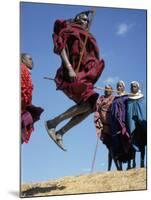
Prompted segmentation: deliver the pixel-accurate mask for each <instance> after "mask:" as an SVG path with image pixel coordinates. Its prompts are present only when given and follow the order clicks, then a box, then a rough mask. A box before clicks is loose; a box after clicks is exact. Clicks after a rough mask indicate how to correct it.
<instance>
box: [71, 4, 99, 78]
mask: <svg viewBox="0 0 151 200" xmlns="http://www.w3.org/2000/svg"><path fill="white" fill-rule="evenodd" d="M92 11H93V14H92V18H91V21H90V22H89V26H88V31H87V32H88V33H89V31H90V26H91V24H92V19H93V17H94V14H95V13H96V9H95V8H93V9H92ZM87 41H88V34H87V35H86V37H85V40H84V44H83V48H82V51H81V53H80V59H79V63H78V66H77V68H76V70H75V73H76V74H77V73H78V72H79V69H80V65H81V61H82V57H83V54H84V50H85V47H86V44H87Z"/></svg>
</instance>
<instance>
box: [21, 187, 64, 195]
mask: <svg viewBox="0 0 151 200" xmlns="http://www.w3.org/2000/svg"><path fill="white" fill-rule="evenodd" d="M65 188H66V187H65V186H60V185H59V186H57V185H52V186H48V187H39V186H36V187H33V188H31V189H27V190H25V191H23V192H21V197H27V196H34V195H36V194H39V193H47V192H51V191H52V190H63V189H65Z"/></svg>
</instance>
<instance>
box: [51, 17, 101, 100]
mask: <svg viewBox="0 0 151 200" xmlns="http://www.w3.org/2000/svg"><path fill="white" fill-rule="evenodd" d="M86 36H88V40H87V44H86V46H85V49H84V54H83V57H82V60H81V65H80V69H79V72H78V74H77V78H76V80H75V81H74V82H71V81H70V79H69V75H68V71H67V69H66V67H65V66H64V65H63V63H62V64H61V66H60V68H59V69H58V70H57V73H56V77H55V81H56V86H57V89H59V90H62V91H63V92H64V93H65V94H66V95H67V96H68V97H69V98H71V99H72V100H73V101H75V102H76V103H82V102H86V101H87V100H90V99H91V101H92V102H93V100H92V99H93V97H94V99H95V101H96V98H97V97H98V94H97V93H96V92H95V91H94V90H93V85H94V84H95V83H96V81H97V80H98V78H99V77H100V75H101V73H102V71H103V69H104V60H103V59H100V58H99V50H98V47H97V44H96V41H95V39H94V37H93V36H92V35H91V34H90V33H88V32H87V31H85V30H84V29H83V28H82V26H80V25H78V24H76V23H74V22H69V21H63V20H62V21H61V20H57V21H56V22H55V25H54V33H53V41H54V52H55V53H56V54H59V55H60V54H61V51H62V50H63V49H64V48H65V50H66V53H67V56H68V59H69V61H70V63H71V65H72V68H73V69H74V70H75V71H76V68H77V66H78V64H79V59H80V53H81V51H82V48H83V46H84V41H85V37H86ZM93 103H94V102H93Z"/></svg>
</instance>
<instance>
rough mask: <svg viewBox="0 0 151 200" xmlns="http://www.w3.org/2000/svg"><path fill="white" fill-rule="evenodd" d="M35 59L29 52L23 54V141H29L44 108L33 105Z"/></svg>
mask: <svg viewBox="0 0 151 200" xmlns="http://www.w3.org/2000/svg"><path fill="white" fill-rule="evenodd" d="M32 69H33V60H32V57H31V56H30V55H29V54H26V53H23V54H21V143H24V142H25V143H28V142H29V139H30V136H31V133H32V131H33V130H34V122H36V121H37V120H39V118H40V115H41V113H42V112H43V109H42V108H40V107H36V106H34V105H32V93H33V83H32V79H31V75H30V70H32Z"/></svg>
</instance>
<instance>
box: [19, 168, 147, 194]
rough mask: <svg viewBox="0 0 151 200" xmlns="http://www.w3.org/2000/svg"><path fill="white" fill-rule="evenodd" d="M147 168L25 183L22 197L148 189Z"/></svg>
mask: <svg viewBox="0 0 151 200" xmlns="http://www.w3.org/2000/svg"><path fill="white" fill-rule="evenodd" d="M146 187H147V186H146V169H145V168H142V169H131V170H128V171H111V172H98V173H92V174H87V175H79V176H68V177H63V178H61V179H58V180H49V181H47V182H41V183H32V184H23V185H22V186H21V197H31V196H47V195H64V194H80V193H97V192H111V191H127V190H145V189H146Z"/></svg>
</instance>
